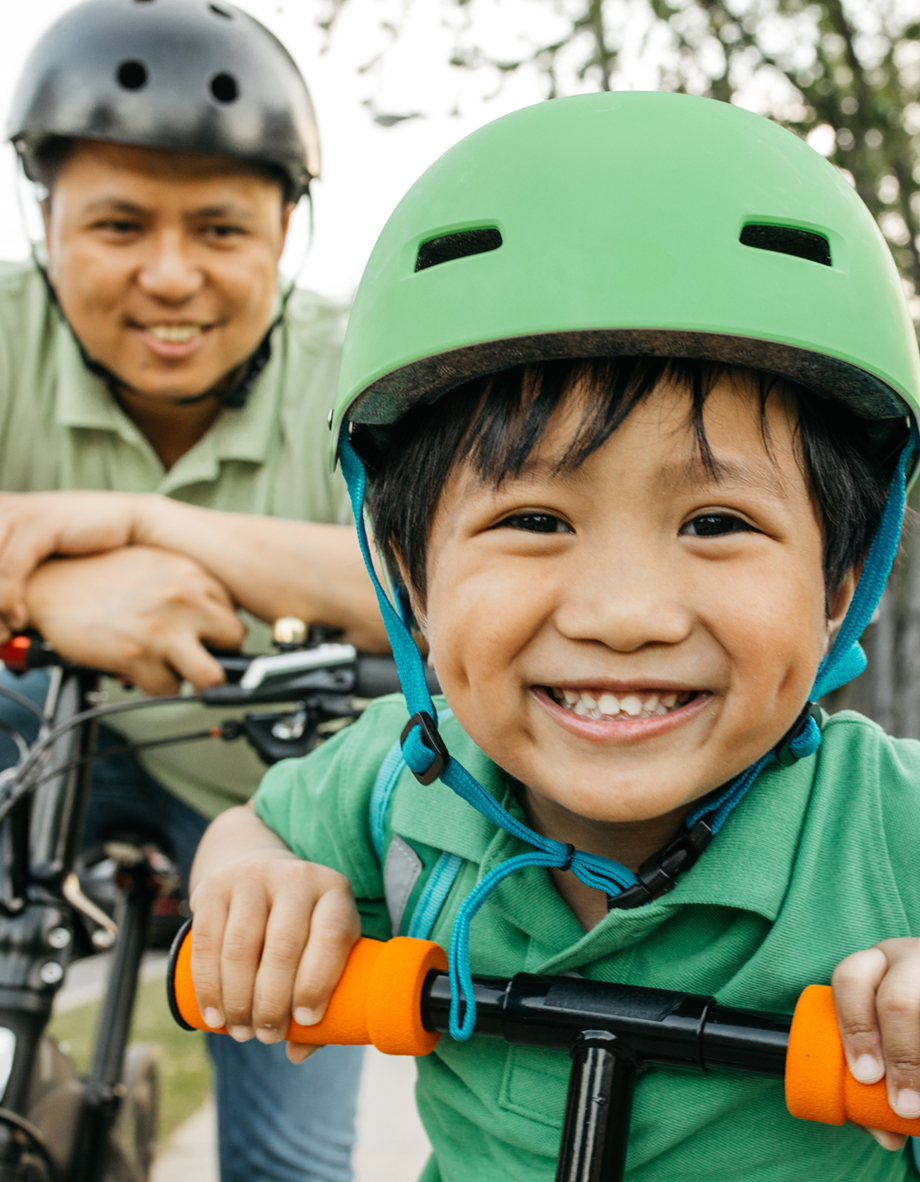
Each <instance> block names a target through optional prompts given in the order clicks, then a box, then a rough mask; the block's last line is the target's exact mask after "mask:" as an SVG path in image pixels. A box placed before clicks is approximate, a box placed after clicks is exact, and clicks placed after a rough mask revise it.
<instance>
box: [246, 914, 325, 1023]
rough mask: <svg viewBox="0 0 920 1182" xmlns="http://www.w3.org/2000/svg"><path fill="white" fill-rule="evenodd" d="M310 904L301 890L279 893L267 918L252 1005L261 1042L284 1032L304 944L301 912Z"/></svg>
mask: <svg viewBox="0 0 920 1182" xmlns="http://www.w3.org/2000/svg"><path fill="white" fill-rule="evenodd" d="M311 903H312V899H306V900H305V899H304V896H303V895H302V894H301V892H297V894H296V895H291V894H288V893H284V892H282V893H280V894H279V895H278V896H277V897H276V899H275V902H274V905H273V907H272V910H271V914H270V915H269V917H268V926H267V928H266V930H265V946H264V948H263V949H262V959H261V961H260V963H259V971H258V975H257V976H256V984H255V994H254V998H253V1006H252V1020H253V1025H254V1026H255V1030H256V1037H257V1038H259V1039H260V1041H262V1042H278V1041H279V1040H280V1039H282V1038H284V1036H285V1035H286V1034H287V1028H288V1023H289V1022H290V1020H291V1009H292V1004H291V999H292V997H293V993H294V978H295V977H296V976H297V968H298V966H299V964H300V958H301V957H302V956H303V950H304V947H305V946H306V943H307V930H308V929H307V925H306V924H305V923H304V915H305V914H307V915H309V913H310V909H311V908H310V904H311Z"/></svg>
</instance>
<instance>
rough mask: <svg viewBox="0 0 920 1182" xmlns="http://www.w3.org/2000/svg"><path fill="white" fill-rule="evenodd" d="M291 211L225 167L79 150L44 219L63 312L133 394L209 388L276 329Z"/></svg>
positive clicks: (117, 149) (170, 395)
mask: <svg viewBox="0 0 920 1182" xmlns="http://www.w3.org/2000/svg"><path fill="white" fill-rule="evenodd" d="M289 215H290V207H283V205H282V196H281V191H280V186H279V185H278V184H277V183H275V182H273V181H272V180H270V179H268V178H266V177H264V176H262V175H260V174H259V173H257V172H256V171H254V170H249V169H247V166H246V165H245V164H241V163H240V162H239V161H233V160H230V159H227V158H224V157H209V156H196V155H191V154H187V153H181V152H160V151H153V150H150V149H146V148H132V147H125V146H122V145H118V144H108V143H96V142H93V141H90V140H80V141H78V142H77V143H76V144H75V146H74V148H73V149H72V151H71V153H70V154H69V155H68V157H67V159H66V161H65V163H64V166H63V168H62V169H61V172H60V175H59V177H58V179H57V182H56V183H55V186H54V191H53V193H52V196H51V199H50V204H49V206H48V208H47V209H46V219H45V220H46V230H47V242H48V272H49V276H50V278H51V282H52V284H53V285H54V289H55V291H56V293H57V297H58V299H59V301H60V304H61V308H62V309H63V312H64V315H65V316H66V317H67V319H68V321H69V322H70V324H71V326H72V328H73V330H74V332H75V333H76V335H77V337H78V338H79V340H80V342H81V343H82V345H83V347H84V348H85V349H86V351H87V353H89V355H90V356H91V357H92V358H93V359H94V360H96V361H99V362H101V363H102V364H103V365H104V366H106V368H107V369H109V370H111V371H112V373H114V374H115V375H116V376H117V377H118V378H120V379H121V381H122V382H123V383H124V384H125V386H127V387H129V388H132V389H134V390H137V391H139V392H141V393H142V394H145V395H146V396H148V397H151V398H157V399H163V400H165V401H168V400H171V399H177V398H183V397H189V396H194V395H197V394H201V393H203V392H204V391H206V390H209V389H211V388H212V387H213V386H214V385H216V384H217V383H218V382H219V381H220V380H221V379H222V378H223V377H224V376H225V375H227V374H229V373H230V372H231V371H232V370H234V369H235V368H236V367H237V366H238V365H239V364H240V363H241V362H243V361H245V359H246V358H247V357H248V356H249V355H250V354H251V353H252V352H253V350H254V349H255V348H256V347H257V346H258V344H259V341H260V340H261V339H262V337H263V335H264V334H265V331H266V329H267V328H268V324H269V320H270V317H271V311H272V304H273V301H274V297H275V287H276V275H277V267H278V260H279V258H280V257H281V251H282V248H283V246H284V236H285V231H286V228H287V221H288V217H289Z"/></svg>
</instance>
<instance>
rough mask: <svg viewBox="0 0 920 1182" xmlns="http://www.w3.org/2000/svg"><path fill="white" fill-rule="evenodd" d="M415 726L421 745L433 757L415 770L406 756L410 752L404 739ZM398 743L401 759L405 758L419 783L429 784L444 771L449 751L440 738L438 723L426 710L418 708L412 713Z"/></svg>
mask: <svg viewBox="0 0 920 1182" xmlns="http://www.w3.org/2000/svg"><path fill="white" fill-rule="evenodd" d="M416 727H418V728H419V731H420V732H421V734H420V739H421V742H422V745H423V746H425V747H427V748H428V750H429V751H430V752H431V753H432V754H433V755H434V759H432V760H431V762H430V763H429V764H428V766H427V767H425V768H423V769H422V770H421V771H418V770H416V768H414V767H413V766H412V763H411V762H410V760H409V758H407V755H410V757H411V753H410V752H407V751H406V740H407V739H408V738H409V735H410V734H411V733H412V731H414V730H415V728H416ZM399 745H400V747H402V749H403V759H405V760H406V765H407V766H408V768H409V770H410V771H411V772H412V774H413V776H415V778H416V780H418V782H419V783H420V784H431V783H432V782H433V781H434V780H436V779H437V778H438V776H440V774H441V772H443V771H444V769H445V768H446V767H447V764H448V762H449V760H450V752H449V751H448V750H447V747H446V745H445V743H444V740H443V739H442V738H441V734H440V731H439V730H438V724H437V723H436V722H435V720H434V719H433V718H432V717H431V715H430V714H429V713H428V712H427V711H426V710H420V711H419V712H418V713H417V714H413V715H412V717H411V718H410V719H409V721H408V722H407V723H406V725H405V726H404V727H403V732H402V734H401V735H400V736H399Z"/></svg>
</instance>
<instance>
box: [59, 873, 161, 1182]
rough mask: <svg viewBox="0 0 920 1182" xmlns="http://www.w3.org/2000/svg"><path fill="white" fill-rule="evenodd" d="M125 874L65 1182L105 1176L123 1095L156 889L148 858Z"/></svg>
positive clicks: (93, 1181)
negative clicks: (115, 936) (115, 935)
mask: <svg viewBox="0 0 920 1182" xmlns="http://www.w3.org/2000/svg"><path fill="white" fill-rule="evenodd" d="M127 873H128V875H129V876H130V885H129V887H128V890H127V893H126V896H125V899H124V904H123V906H122V908H121V909H120V913H119V917H118V918H119V924H118V939H117V940H116V942H115V949H114V953H113V956H112V967H111V970H110V972H109V983H108V987H107V989H106V993H105V998H104V1000H103V1003H102V1012H101V1014H100V1015H99V1025H98V1029H97V1033H96V1045H95V1048H94V1050H93V1061H92V1064H91V1066H90V1070H89V1074H88V1076H87V1077H86V1080H85V1082H84V1094H83V1108H82V1110H81V1114H80V1123H79V1126H78V1130H77V1137H76V1142H75V1149H74V1156H73V1160H72V1162H71V1166H70V1172H69V1174H68V1178H67V1182H100V1180H101V1179H102V1178H103V1177H104V1176H105V1169H106V1165H107V1158H108V1138H109V1133H110V1131H111V1129H112V1126H113V1124H114V1123H115V1119H116V1117H117V1115H118V1108H119V1104H120V1101H121V1098H122V1096H121V1092H120V1090H119V1089H120V1088H121V1080H122V1071H123V1067H124V1057H125V1047H126V1046H127V1043H128V1035H129V1034H130V1030H131V1015H132V1013H133V1010H134V996H135V993H136V990H137V981H138V977H139V975H140V967H141V958H142V957H143V955H144V947H145V943H146V936H147V924H148V920H149V917H150V905H151V903H152V901H153V897H154V895H155V893H156V888H155V887H154V886H153V884H152V882H151V878H150V869H149V867H148V865H147V863H146V861H141V862H139V863H138V864H137V865H135V866H132V867H130V868H129V869H128V870H127Z"/></svg>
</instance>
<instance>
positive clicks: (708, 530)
mask: <svg viewBox="0 0 920 1182" xmlns="http://www.w3.org/2000/svg"><path fill="white" fill-rule="evenodd" d="M678 533H679V534H680V536H681V537H685V538H688V537H689V538H720V537H722V536H723V535H724V534H740V533H756V530H755V529H754V527H753V526H752V525H748V523H747V522H746V521H743V520H742V519H741V518H740V517H734V516H733V515H732V514H731V513H703V514H701V515H700V516H699V517H694V518H693V519H692V520H691V521H688V522H687V523H686V525H682V526H681V527H680V529H679V530H678Z"/></svg>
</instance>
